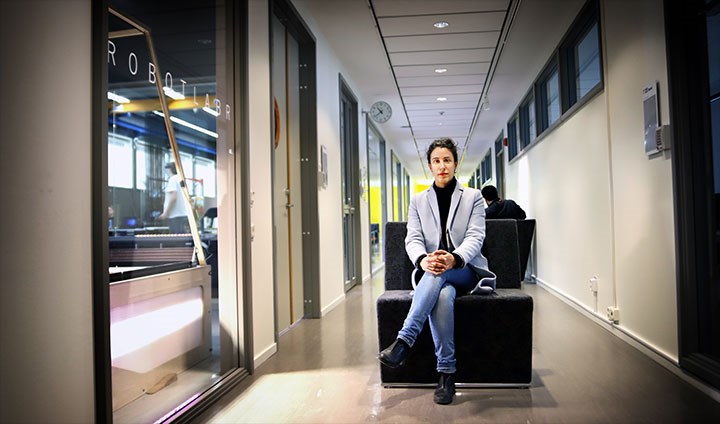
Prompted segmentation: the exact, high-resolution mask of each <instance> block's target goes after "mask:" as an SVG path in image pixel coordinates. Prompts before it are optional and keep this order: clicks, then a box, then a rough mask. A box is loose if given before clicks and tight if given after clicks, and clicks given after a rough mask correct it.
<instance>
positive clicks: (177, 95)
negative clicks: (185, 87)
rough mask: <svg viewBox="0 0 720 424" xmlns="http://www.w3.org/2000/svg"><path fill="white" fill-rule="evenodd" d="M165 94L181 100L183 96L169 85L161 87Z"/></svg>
mask: <svg viewBox="0 0 720 424" xmlns="http://www.w3.org/2000/svg"><path fill="white" fill-rule="evenodd" d="M163 91H164V92H165V94H166V95H167V96H168V97H170V98H171V99H173V100H183V99H185V96H184V95H183V94H182V93H178V92H177V91H175V90H173V89H172V88H170V87H163Z"/></svg>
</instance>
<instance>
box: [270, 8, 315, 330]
mask: <svg viewBox="0 0 720 424" xmlns="http://www.w3.org/2000/svg"><path fill="white" fill-rule="evenodd" d="M269 7H270V13H269V16H268V25H272V17H273V15H274V16H276V17H277V18H278V19H279V20H280V22H282V23H283V24H284V25H285V27H286V28H287V30H288V32H290V34H292V36H293V37H295V40H297V42H298V45H299V49H300V52H299V54H300V168H301V169H300V179H301V182H300V186H301V189H300V192H301V196H302V199H303V202H302V234H303V242H302V245H303V261H302V262H303V296H304V301H303V305H304V308H303V312H304V313H303V316H304V317H305V318H320V317H321V316H322V313H321V310H320V222H319V219H320V217H319V215H318V187H319V182H318V172H317V170H318V147H317V83H316V73H317V71H316V67H317V65H316V57H317V53H316V42H315V36H314V35H313V34H312V32H311V31H310V28H309V27H308V26H307V24H306V23H305V21H304V20H303V19H302V18H301V17H300V14H299V13H298V11H297V9H295V7H294V6H293V5H292V3H291V2H290V0H272V1H271V2H270V4H269ZM271 27H272V26H270V28H271ZM270 46H272V40H270ZM269 95H270V97H271V98H270V105H271V108H272V104H273V102H272V94H271V93H269ZM269 112H270V116H272V111H269ZM268 142H269V141H268ZM273 206H274V205H273ZM275 337H276V341H277V332H276V336H275Z"/></svg>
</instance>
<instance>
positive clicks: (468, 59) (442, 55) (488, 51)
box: [390, 47, 495, 66]
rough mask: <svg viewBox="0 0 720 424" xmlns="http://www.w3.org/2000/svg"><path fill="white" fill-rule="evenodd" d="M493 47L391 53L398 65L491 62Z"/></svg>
mask: <svg viewBox="0 0 720 424" xmlns="http://www.w3.org/2000/svg"><path fill="white" fill-rule="evenodd" d="M494 51H495V49H494V48H492V47H485V48H479V49H453V50H432V51H419V52H407V53H391V54H390V62H392V64H393V65H394V66H397V65H425V64H428V63H435V64H451V63H476V62H485V63H488V64H489V63H490V61H491V60H492V55H493V52H494Z"/></svg>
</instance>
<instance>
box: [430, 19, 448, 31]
mask: <svg viewBox="0 0 720 424" xmlns="http://www.w3.org/2000/svg"><path fill="white" fill-rule="evenodd" d="M433 26H434V27H435V28H438V29H443V28H447V27H449V26H450V24H449V23H447V22H445V21H437V22H435V23H434V24H433Z"/></svg>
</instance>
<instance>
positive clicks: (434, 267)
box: [420, 249, 455, 275]
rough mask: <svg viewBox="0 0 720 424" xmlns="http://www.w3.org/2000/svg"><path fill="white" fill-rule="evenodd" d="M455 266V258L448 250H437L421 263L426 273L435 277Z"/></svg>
mask: <svg viewBox="0 0 720 424" xmlns="http://www.w3.org/2000/svg"><path fill="white" fill-rule="evenodd" d="M454 266H455V257H454V256H453V254H452V253H450V252H448V251H446V250H442V249H439V250H436V251H434V252H432V253H428V255H427V256H425V257H424V258H423V260H422V261H421V262H420V267H421V268H422V269H423V271H425V272H429V273H431V274H433V275H440V274H442V273H443V272H445V271H447V270H449V269H452V268H453V267H454Z"/></svg>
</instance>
